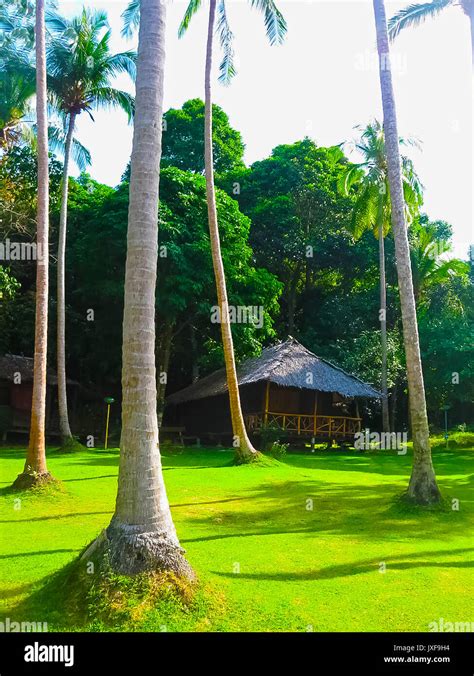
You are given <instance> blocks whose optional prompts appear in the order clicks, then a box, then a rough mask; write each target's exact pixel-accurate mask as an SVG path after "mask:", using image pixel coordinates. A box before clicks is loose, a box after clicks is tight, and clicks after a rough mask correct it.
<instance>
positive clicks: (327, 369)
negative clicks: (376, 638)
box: [166, 336, 381, 404]
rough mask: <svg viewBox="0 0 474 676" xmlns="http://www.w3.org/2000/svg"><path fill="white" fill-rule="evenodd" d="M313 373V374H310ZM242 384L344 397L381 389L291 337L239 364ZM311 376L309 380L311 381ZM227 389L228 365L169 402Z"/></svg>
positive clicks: (369, 394) (375, 394)
mask: <svg viewBox="0 0 474 676" xmlns="http://www.w3.org/2000/svg"><path fill="white" fill-rule="evenodd" d="M308 374H311V375H312V378H311V377H310V376H309V375H308ZM237 376H238V380H239V385H248V384H250V383H257V382H259V381H267V380H268V381H270V382H272V383H276V384H277V385H281V386H283V387H299V388H301V389H306V390H318V391H320V392H337V393H338V394H340V395H342V396H344V397H365V398H368V399H379V398H380V397H381V394H380V392H377V390H375V389H374V388H373V387H371V386H370V385H367V384H366V383H364V382H363V381H362V380H360V379H359V378H356V377H355V376H352V375H350V374H349V373H346V372H345V371H343V370H342V369H341V368H339V367H338V366H334V364H331V363H330V362H328V361H326V360H325V359H321V358H320V357H317V356H316V355H315V354H313V353H312V352H310V351H309V350H307V349H306V348H305V347H304V346H303V345H301V343H299V342H298V341H297V340H295V339H294V338H292V337H291V336H289V337H288V340H286V341H285V342H282V343H278V344H277V345H274V346H273V347H267V348H266V349H265V350H263V351H262V354H261V355H260V357H254V358H253V359H247V361H244V362H243V363H242V364H240V366H238V368H237ZM308 380H309V383H308ZM225 392H227V381H226V373H225V369H219V371H215V372H214V373H211V374H210V375H208V376H206V377H205V378H202V379H201V380H198V381H197V382H195V383H193V384H192V385H189V387H185V388H184V389H183V390H180V391H179V392H176V393H175V394H172V395H171V396H169V397H168V398H167V400H166V401H167V403H168V404H182V403H184V402H186V401H193V400H195V399H204V398H205V397H214V396H216V395H219V394H224V393H225Z"/></svg>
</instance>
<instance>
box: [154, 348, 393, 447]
mask: <svg viewBox="0 0 474 676" xmlns="http://www.w3.org/2000/svg"><path fill="white" fill-rule="evenodd" d="M237 375H238V380H239V389H240V397H241V404H242V411H243V414H244V419H245V423H246V425H247V430H248V432H249V434H251V435H254V434H258V433H259V430H261V429H262V426H266V425H268V426H272V427H277V428H279V429H280V430H281V437H280V438H281V439H287V440H290V441H293V440H303V439H304V438H307V439H311V438H314V439H315V440H334V439H339V440H349V441H350V440H351V439H352V438H353V437H354V434H355V433H356V432H359V431H360V429H361V422H362V420H361V417H360V413H359V410H360V409H359V402H360V400H367V399H380V397H381V394H380V392H377V390H375V389H374V388H373V387H371V386H370V385H368V384H366V383H364V382H363V381H362V380H360V379H359V378H356V377H355V376H353V375H350V374H349V373H346V372H345V371H343V370H342V369H341V368H339V367H337V366H335V365H334V364H331V363H330V362H328V361H326V360H325V359H321V358H320V357H317V356H316V355H315V354H313V353H312V352H310V351H309V350H307V349H306V348H305V347H304V346H303V345H301V343H299V342H298V341H297V340H295V339H294V338H292V337H291V336H290V337H288V339H287V340H286V341H285V342H281V343H279V344H277V345H275V346H273V347H268V348H266V349H265V350H263V352H262V354H261V355H260V357H256V358H253V359H248V360H247V361H245V362H243V363H242V364H240V366H239V367H238V368H237ZM166 403H167V409H166V411H165V419H164V424H165V425H171V424H172V425H178V426H181V427H182V428H184V429H185V430H186V434H189V435H193V436H197V437H199V438H200V439H206V438H207V439H216V440H219V441H224V440H225V441H228V439H229V438H231V435H232V426H231V419H230V410H229V400H228V394H227V382H226V374H225V369H220V370H219V371H215V372H214V373H211V374H210V375H208V376H207V377H205V378H202V379H201V380H198V381H197V382H195V383H193V384H192V385H190V386H189V387H186V388H185V389H183V390H180V391H179V392H176V393H175V394H172V395H171V396H169V397H168V398H167V400H166Z"/></svg>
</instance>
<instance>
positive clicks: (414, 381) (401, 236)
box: [373, 0, 441, 504]
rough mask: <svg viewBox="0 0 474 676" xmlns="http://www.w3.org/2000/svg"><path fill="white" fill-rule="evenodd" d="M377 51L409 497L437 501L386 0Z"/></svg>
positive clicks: (380, 5)
mask: <svg viewBox="0 0 474 676" xmlns="http://www.w3.org/2000/svg"><path fill="white" fill-rule="evenodd" d="M373 7H374V15H375V29H376V33H377V51H378V56H379V74H380V89H381V94H382V108H383V115H384V132H385V149H386V155H387V174H388V184H389V189H390V200H391V214H392V228H393V236H394V240H395V257H396V264H397V273H398V288H399V293H400V305H401V310H402V325H403V340H404V345H405V357H406V365H407V380H408V389H409V406H410V417H411V426H412V434H413V469H412V474H411V477H410V483H409V486H408V490H407V496H408V498H409V499H411V500H412V501H414V502H415V503H417V504H432V503H437V502H439V501H440V499H441V495H440V492H439V488H438V485H437V483H436V477H435V473H434V468H433V462H432V458H431V446H430V437H429V428H428V416H427V413H426V399H425V386H424V382H423V371H422V365H421V355H420V341H419V337H418V324H417V319H416V306H415V298H414V294H413V279H412V272H411V265H410V248H409V244H408V234H407V227H406V222H405V200H404V197H403V182H402V172H401V161H400V148H399V135H398V129H397V113H396V108H395V97H394V93H393V84H392V74H391V71H390V67H389V64H390V49H389V42H388V31H387V19H386V14H385V4H384V1H383V0H373Z"/></svg>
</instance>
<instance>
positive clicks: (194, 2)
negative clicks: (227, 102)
mask: <svg viewBox="0 0 474 676" xmlns="http://www.w3.org/2000/svg"><path fill="white" fill-rule="evenodd" d="M217 2H218V8H217ZM251 5H252V7H255V8H256V9H258V10H259V11H261V12H263V14H264V19H265V27H266V32H267V37H268V39H269V41H270V43H271V44H276V43H281V42H282V41H283V38H284V36H285V33H286V22H285V19H284V18H283V16H282V14H281V13H280V12H279V10H278V9H277V7H276V5H275V3H274V1H273V0H251ZM200 6H201V0H190V2H189V5H188V7H187V9H186V13H185V15H184V18H183V21H182V22H181V25H180V28H179V36H180V37H182V36H183V35H184V33H185V32H186V30H187V28H188V26H189V23H190V21H191V19H192V17H193V16H194V14H195V13H196V12H197V10H198V9H199V7H200ZM216 8H217V11H218V20H217V24H216ZM214 31H217V34H218V36H219V39H220V43H221V46H222V49H223V59H222V61H221V64H220V69H219V70H220V76H219V80H220V81H221V82H223V83H224V84H227V83H229V82H230V80H231V79H232V77H233V76H234V75H235V72H236V71H235V67H234V62H233V56H234V52H233V44H232V43H233V33H232V31H231V30H230V26H229V23H228V19H227V11H226V4H225V0H210V2H209V19H208V31H207V46H206V65H205V112H204V116H205V125H204V127H205V129H204V160H205V175H206V195H207V210H208V221H209V233H210V240H211V252H212V262H213V266H214V275H215V279H216V289H217V300H218V305H219V316H220V325H221V334H222V345H223V348H224V361H225V368H226V373H227V386H228V390H229V400H230V413H231V419H232V429H233V433H234V447H235V452H236V461H237V462H238V463H244V462H251V461H252V460H254V459H255V458H257V456H258V454H257V451H256V450H255V449H254V448H253V446H252V444H251V442H250V439H249V437H248V434H247V430H246V429H245V423H244V418H243V415H242V408H241V404H240V395H239V383H238V380H237V372H236V367H235V356H234V346H233V341H232V330H231V327H230V317H229V302H228V297H227V287H226V280H225V272H224V265H223V262H222V255H221V246H220V237H219V226H218V217H217V208H216V195H215V187H214V162H213V148H212V92H211V72H212V58H213V43H214Z"/></svg>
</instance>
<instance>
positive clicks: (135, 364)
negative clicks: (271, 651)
mask: <svg viewBox="0 0 474 676" xmlns="http://www.w3.org/2000/svg"><path fill="white" fill-rule="evenodd" d="M165 28H166V4H165V3H164V2H162V0H141V22H140V31H139V41H138V68H137V83H136V114H135V121H134V134H133V148H132V158H131V176H130V202H129V212H128V238H127V262H126V272H125V304H124V316H123V347H122V356H123V365H122V393H123V401H122V436H121V440H120V448H121V454H120V470H119V482H118V494H117V502H116V507H115V513H114V516H113V517H112V521H111V523H110V525H109V527H108V528H107V530H106V531H105V532H104V534H103V535H102V536H99V538H98V539H97V540H95V542H94V543H93V545H92V547H90V548H89V549H88V550H86V552H85V554H84V555H83V556H84V557H85V558H88V557H89V556H90V555H91V553H94V552H95V556H98V557H102V556H105V557H106V558H107V559H108V561H109V562H110V565H111V566H112V568H113V569H114V570H115V571H117V572H119V573H122V574H134V573H139V572H143V571H147V570H151V571H153V570H168V571H173V572H174V573H177V574H178V575H182V576H186V577H193V571H192V569H191V568H190V566H189V564H188V563H187V561H186V560H185V558H184V557H183V550H182V549H181V547H180V545H179V541H178V538H177V535H176V530H175V527H174V524H173V520H172V517H171V512H170V508H169V503H168V499H167V497H166V489H165V485H164V481H163V473H162V469H161V458H160V451H159V444H158V420H157V410H156V409H157V396H156V369H155V287H156V269H157V254H158V251H157V249H158V238H157V234H158V233H157V206H158V186H159V177H160V157H161V121H162V114H163V75H164V65H165V49H164V41H165Z"/></svg>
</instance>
